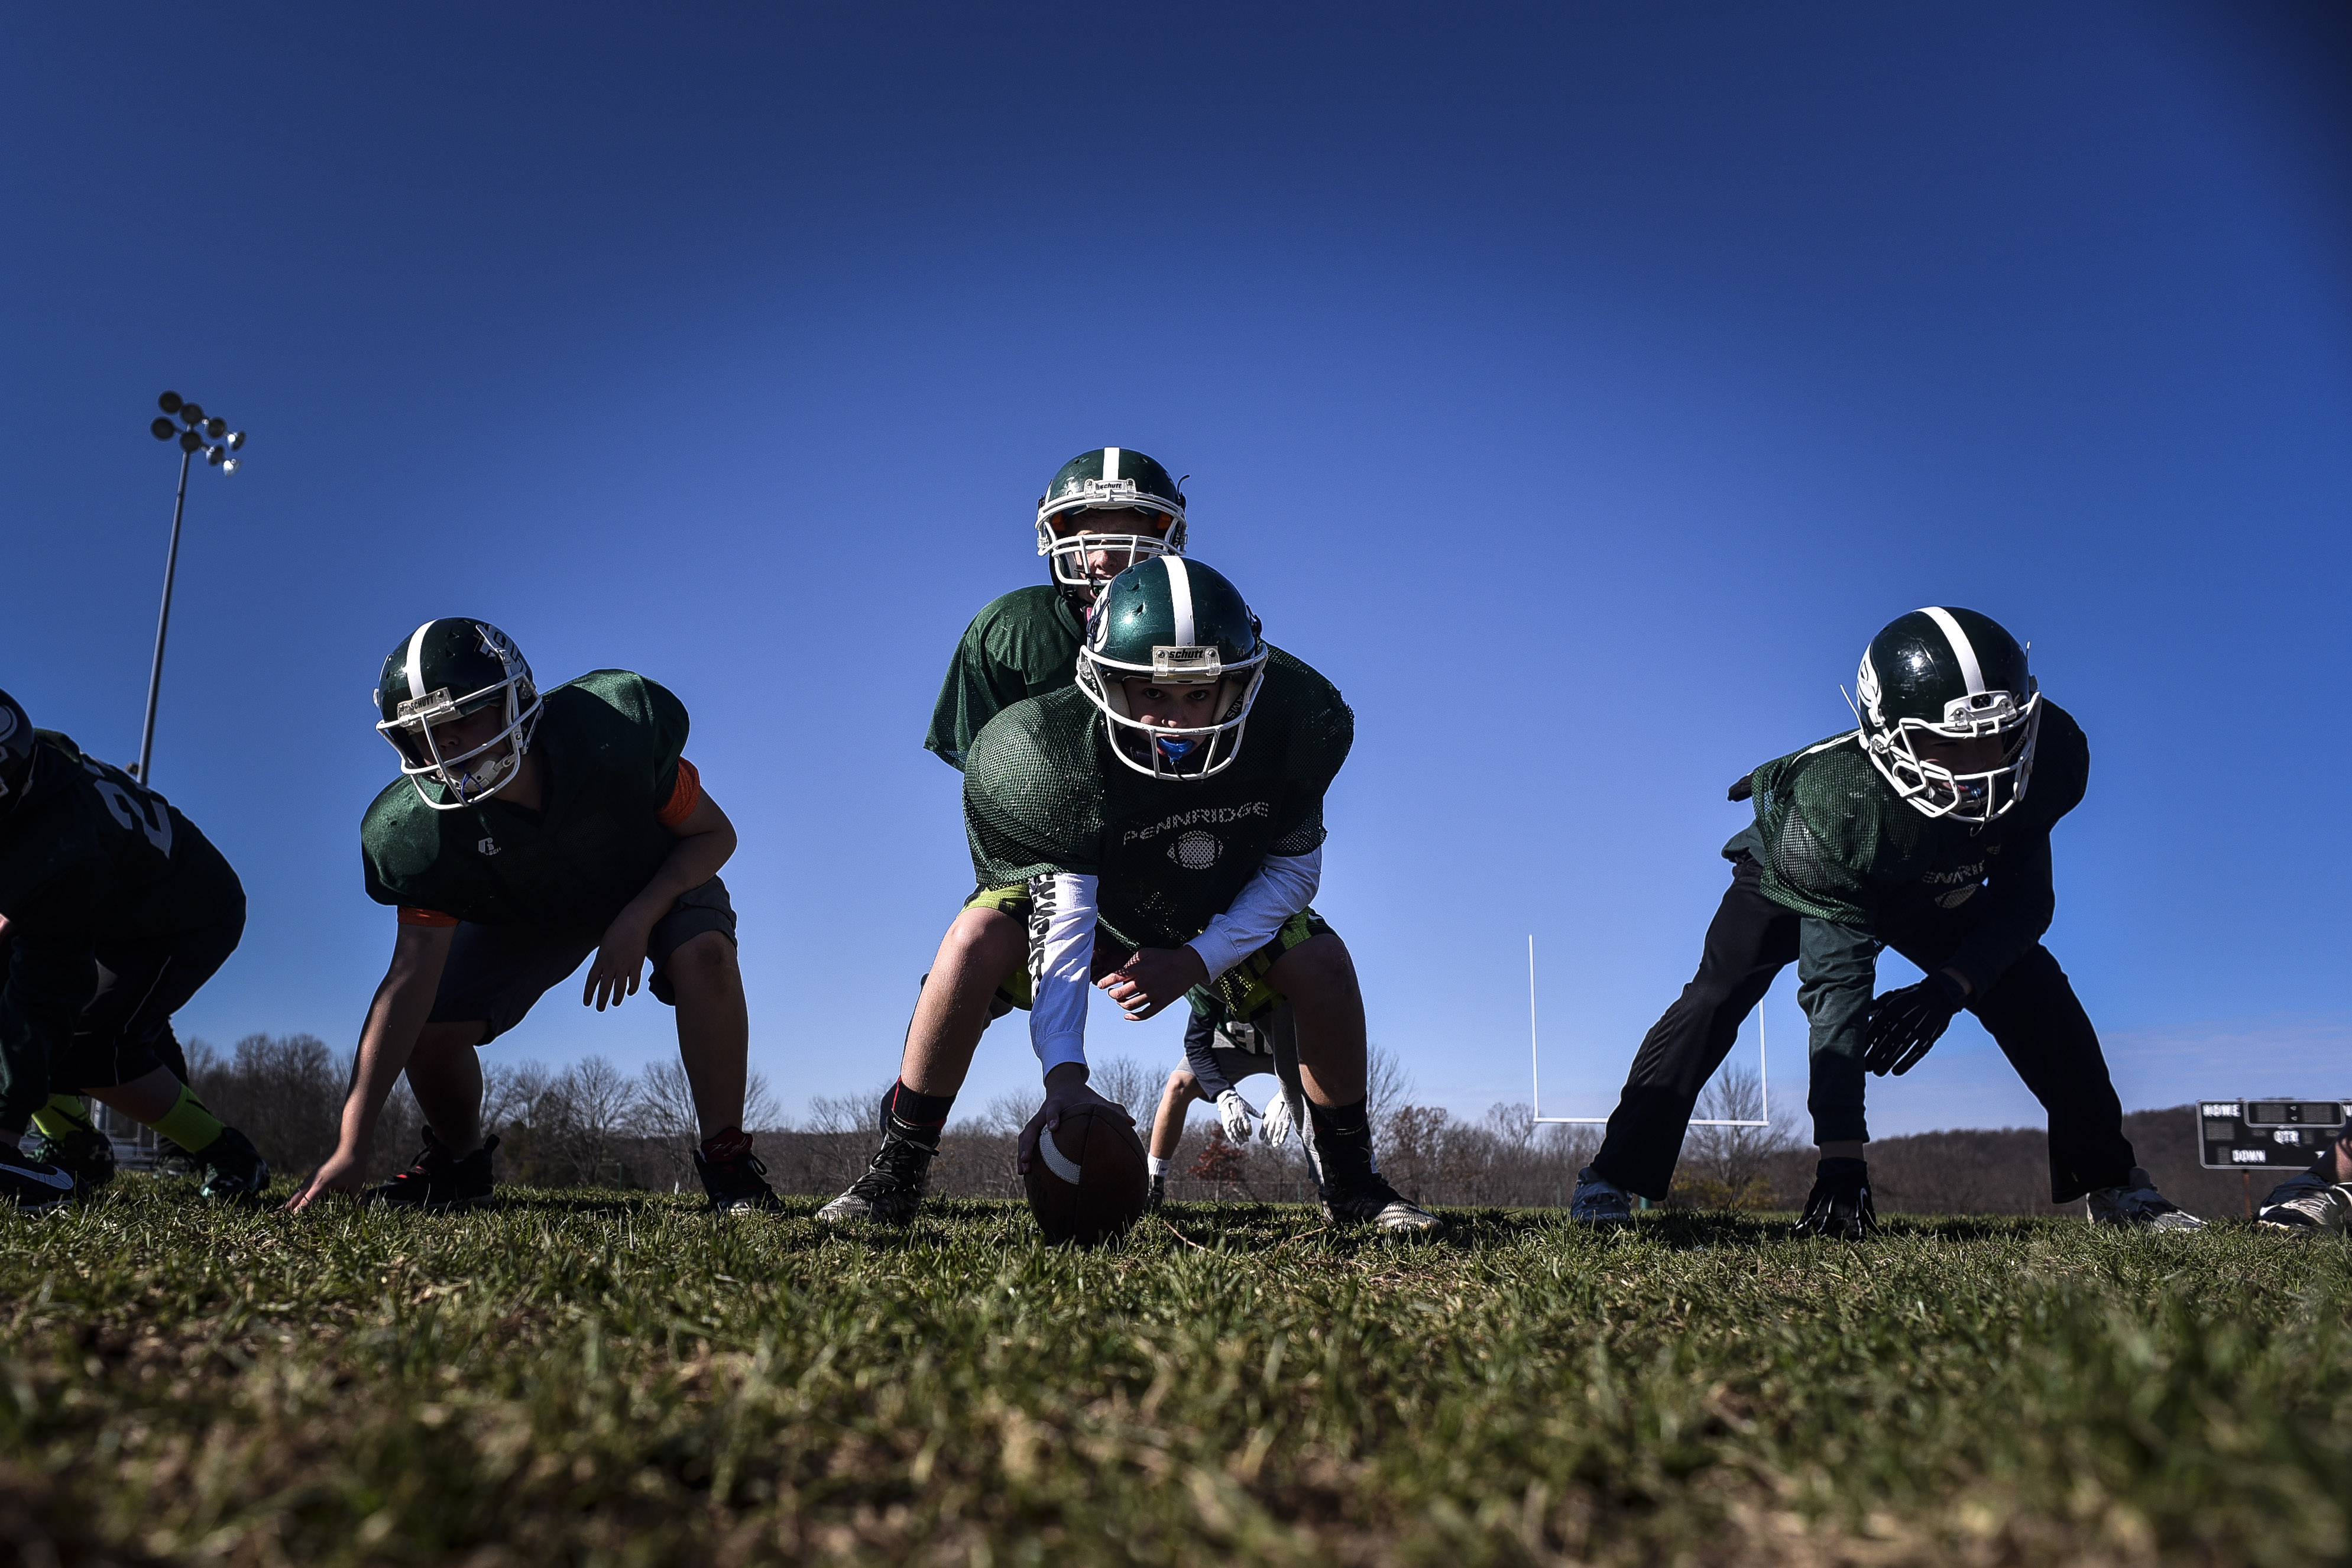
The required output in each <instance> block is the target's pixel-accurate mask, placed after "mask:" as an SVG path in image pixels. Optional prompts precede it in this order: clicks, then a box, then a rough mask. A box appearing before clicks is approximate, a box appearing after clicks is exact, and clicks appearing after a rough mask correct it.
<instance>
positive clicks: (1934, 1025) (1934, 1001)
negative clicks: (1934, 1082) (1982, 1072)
mask: <svg viewBox="0 0 2352 1568" xmlns="http://www.w3.org/2000/svg"><path fill="white" fill-rule="evenodd" d="M1966 1000H1968V996H1967V994H1966V993H1965V992H1963V991H1962V990H1961V988H1960V983H1959V982H1958V981H1957V980H1955V979H1953V978H1952V977H1951V976H1950V975H1948V974H1946V973H1944V972H1943V971H1942V970H1940V969H1939V970H1937V972H1936V973H1933V974H1930V975H1929V976H1927V979H1925V980H1922V981H1921V982H1919V984H1916V985H1906V986H1905V987H1903V989H1902V990H1900V991H1889V992H1888V993H1887V994H1885V995H1884V996H1881V997H1880V998H1879V999H1878V1000H1877V1001H1876V1002H1874V1003H1873V1004H1871V1008H1870V1041H1869V1043H1868V1044H1867V1045H1865V1046H1864V1047H1863V1052H1862V1065H1863V1066H1864V1067H1866V1068H1869V1069H1870V1070H1871V1071H1872V1072H1874V1073H1877V1074H1878V1075H1879V1076H1880V1077H1882V1078H1883V1077H1885V1075H1886V1074H1887V1073H1889V1072H1892V1073H1894V1074H1895V1077H1897V1078H1901V1077H1902V1076H1903V1075H1904V1074H1905V1073H1906V1072H1909V1071H1910V1070H1911V1069H1912V1068H1915V1067H1917V1066H1918V1065H1919V1058H1921V1057H1924V1056H1926V1055H1927V1047H1930V1046H1932V1045H1934V1044H1935V1043H1936V1042H1937V1040H1940V1039H1942V1038H1943V1037H1944V1031H1945V1030H1946V1029H1948V1028H1950V1027H1951V1026H1952V1015H1953V1014H1955V1013H1957V1012H1958V1011H1959V1010H1960V1004H1961V1003H1962V1002H1964V1001H1966Z"/></svg>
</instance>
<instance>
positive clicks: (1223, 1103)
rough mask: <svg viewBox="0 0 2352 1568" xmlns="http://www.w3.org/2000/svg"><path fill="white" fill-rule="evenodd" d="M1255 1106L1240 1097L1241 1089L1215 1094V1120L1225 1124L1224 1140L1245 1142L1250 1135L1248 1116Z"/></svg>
mask: <svg viewBox="0 0 2352 1568" xmlns="http://www.w3.org/2000/svg"><path fill="white" fill-rule="evenodd" d="M1256 1114H1257V1108H1256V1107H1255V1106H1254V1105H1252V1104H1251V1103H1250V1102H1249V1101H1248V1100H1244V1099H1243V1098H1242V1093H1241V1090H1239V1089H1227V1090H1225V1092H1224V1093H1223V1094H1221V1095H1219V1096H1217V1120H1218V1121H1222V1122H1223V1123H1224V1124H1225V1141H1226V1142H1229V1143H1246V1142H1249V1135H1250V1118H1251V1117H1253V1116H1255V1115H1256Z"/></svg>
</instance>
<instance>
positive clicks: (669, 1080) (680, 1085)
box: [637, 1061, 749, 1143]
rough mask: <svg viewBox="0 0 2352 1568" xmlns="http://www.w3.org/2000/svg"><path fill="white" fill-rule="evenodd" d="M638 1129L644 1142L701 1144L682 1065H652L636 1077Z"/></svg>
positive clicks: (691, 1093) (691, 1090)
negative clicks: (652, 1139) (648, 1139)
mask: <svg viewBox="0 0 2352 1568" xmlns="http://www.w3.org/2000/svg"><path fill="white" fill-rule="evenodd" d="M746 1120H749V1119H748V1118H746ZM637 1128H638V1131H640V1132H642V1133H643V1134H644V1135H645V1136H646V1137H647V1138H667V1139H670V1140H672V1141H683V1142H688V1143H692V1142H698V1141H699V1140H700V1138H701V1137H702V1119H701V1118H700V1116H698V1114H697V1113H696V1111H695V1109H694V1086H693V1085H692V1084H691V1083H689V1082H688V1080H687V1076H686V1068H685V1066H684V1064H682V1063H679V1062H675V1061H667V1062H653V1063H650V1064H648V1065H647V1066H646V1070H645V1071H643V1072H641V1073H639V1074H638V1075H637Z"/></svg>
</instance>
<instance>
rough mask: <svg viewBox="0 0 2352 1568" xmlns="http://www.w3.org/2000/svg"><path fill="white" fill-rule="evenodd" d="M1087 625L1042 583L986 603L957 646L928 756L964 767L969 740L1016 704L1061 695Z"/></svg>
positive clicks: (935, 714)
mask: <svg viewBox="0 0 2352 1568" xmlns="http://www.w3.org/2000/svg"><path fill="white" fill-rule="evenodd" d="M1085 639H1086V626H1085V624H1084V623H1083V622H1081V621H1080V620H1079V619H1078V616H1077V613H1076V611H1074V610H1072V609H1071V608H1070V604H1069V601H1068V600H1066V599H1065V598H1063V597H1062V593H1061V590H1060V589H1058V588H1054V587H1049V586H1047V585H1046V584H1042V583H1041V584H1038V585H1037V586H1036V587H1034V588H1015V589H1013V592H1011V593H1010V594H1007V595H1003V597H1002V598H996V599H991V600H990V601H989V602H988V603H987V605H984V606H982V609H981V612H980V614H978V615H976V616H973V617H972V618H971V626H967V627H965V628H964V634H963V640H962V641H961V642H959V643H958V644H956V650H955V658H954V660H953V661H952V662H951V663H950V664H949V666H948V678H947V679H945V680H944V681H942V682H940V700H939V704H938V706H937V707H935V708H933V709H932V710H931V731H930V733H929V734H928V735H926V736H924V737H923V745H924V748H925V749H926V750H929V751H933V752H938V753H939V754H940V758H941V760H943V761H944V762H946V763H949V764H950V766H953V767H958V768H961V767H962V766H963V763H964V754H965V753H966V752H970V751H971V738H972V737H973V736H974V735H977V734H979V733H980V732H981V731H982V730H983V729H985V728H986V727H987V725H988V721H990V720H991V719H993V718H995V717H996V716H997V714H999V713H1001V712H1003V710H1005V709H1007V708H1010V707H1012V706H1013V704H1014V703H1015V702H1018V701H1020V700H1023V699H1024V698H1028V697H1043V696H1045V693H1047V692H1048V691H1059V690H1060V689H1062V688H1063V687H1065V686H1067V685H1069V684H1070V683H1071V682H1072V681H1073V680H1075V679H1076V669H1077V662H1078V644H1079V643H1081V642H1083V641H1084V640H1085Z"/></svg>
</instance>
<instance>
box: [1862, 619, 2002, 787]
mask: <svg viewBox="0 0 2352 1568" xmlns="http://www.w3.org/2000/svg"><path fill="white" fill-rule="evenodd" d="M1855 682H1856V685H1857V687H1858V689H1859V694H1860V696H1861V699H1862V701H1861V705H1860V706H1861V708H1862V710H1864V711H1863V715H1862V717H1863V724H1862V731H1861V738H1862V743H1863V749H1864V752H1867V753H1868V754H1869V757H1870V761H1871V764H1872V765H1873V766H1874V767H1875V768H1877V770H1878V771H1879V773H1880V774H1881V775H1882V776H1884V777H1885V780H1886V782H1887V783H1888V784H1892V785H1894V786H1895V794H1896V795H1900V796H1901V797H1902V798H1903V799H1904V800H1905V801H1906V802H1907V803H1908V804H1909V805H1911V807H1912V809H1914V810H1915V811H1917V812H1918V813H1919V814H1920V815H1922V816H1929V817H1938V818H1940V817H1949V818H1951V819H1952V820H1953V821H1955V822H1966V823H1971V824H1976V825H1978V826H1981V825H1983V824H1985V823H1988V822H1992V821H1996V820H1998V819H1999V818H2000V817H2002V816H2006V815H2008V814H2009V812H2010V811H2011V810H2012V809H2014V808H2015V807H2016V805H2017V804H2018V802H2020V801H2021V800H2023V799H2024V798H2025V789H2026V784H2027V783H2028V782H2029V781H2030V780H2031V779H2032V776H2033V747H2034V742H2036V741H2037V740H2038V739H2039V738H2040V736H2041V733H2042V693H2041V691H2040V689H2039V688H2038V687H2037V685H2036V684H2035V682H2034V681H2033V679H2032V677H2031V676H2028V677H2026V678H2025V687H2026V689H2025V691H2024V692H2023V693H2022V700H2020V696H2021V694H2020V693H2017V692H2013V691H1998V690H1989V691H1977V692H1971V693H1969V695H1967V696H1965V697H1955V698H1952V699H1951V700H1948V701H1947V702H1946V703H1945V704H1944V710H1943V713H1942V714H1941V716H1940V718H1939V720H1929V719H1924V718H1918V717H1915V716H1908V715H1902V716H1895V717H1892V718H1890V717H1889V716H1888V715H1887V714H1886V713H1885V709H1884V704H1883V702H1882V700H1881V698H1880V689H1879V680H1878V672H1877V669H1876V668H1874V666H1873V664H1872V663H1871V659H1870V656H1869V654H1868V653H1866V652H1865V653H1864V655H1863V659H1862V668H1861V670H1860V672H1859V673H1858V674H1857V676H1856V678H1855ZM1996 737H1997V738H1999V739H2000V742H2002V743H2001V747H2000V762H1999V763H1998V764H1997V765H1995V766H1993V767H1990V768H1984V769H1980V770H1977V771H1971V772H1959V771H1956V770H1955V769H1953V768H1952V767H1950V766H1949V765H1948V764H1946V763H1941V762H1938V761H1936V760H1934V759H1932V758H1929V757H1925V756H1922V755H1921V754H1920V751H1919V748H1920V746H1921V744H1922V743H1932V742H1935V741H1947V742H1950V741H1959V742H1968V741H1983V740H1987V739H1990V738H1996Z"/></svg>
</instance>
